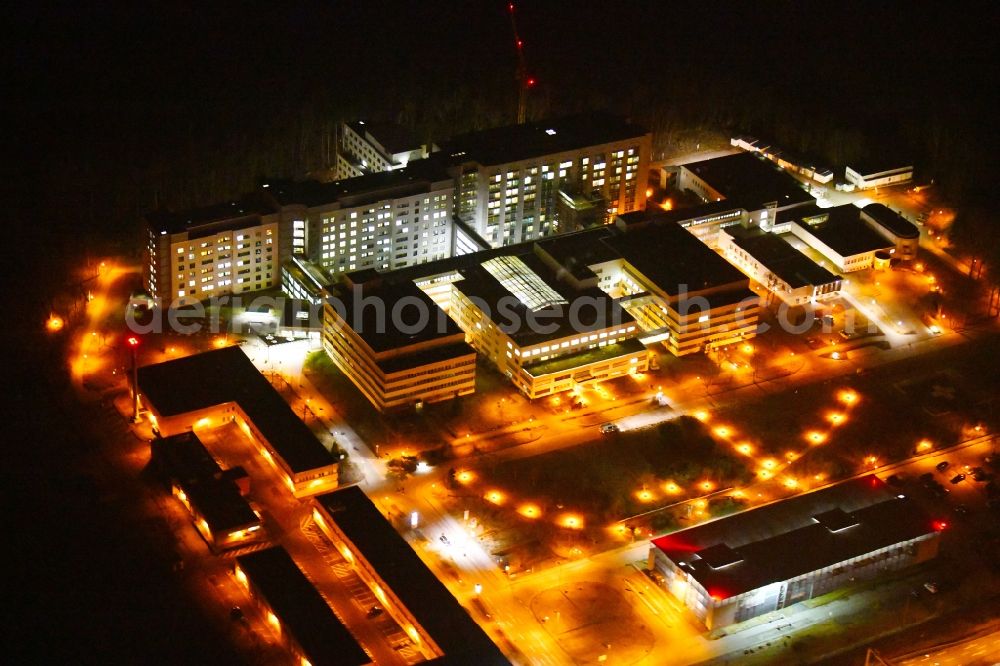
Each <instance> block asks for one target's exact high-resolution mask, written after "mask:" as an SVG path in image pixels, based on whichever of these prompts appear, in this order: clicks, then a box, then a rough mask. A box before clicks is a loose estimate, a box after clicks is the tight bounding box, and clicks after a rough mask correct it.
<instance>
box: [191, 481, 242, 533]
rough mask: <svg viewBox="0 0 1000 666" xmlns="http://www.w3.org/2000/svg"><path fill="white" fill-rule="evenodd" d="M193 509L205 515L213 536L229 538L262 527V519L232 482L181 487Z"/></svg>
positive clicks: (193, 484) (195, 483) (193, 483)
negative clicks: (239, 530) (241, 530)
mask: <svg viewBox="0 0 1000 666" xmlns="http://www.w3.org/2000/svg"><path fill="white" fill-rule="evenodd" d="M181 489H182V490H183V491H184V493H185V494H186V495H187V498H188V500H189V501H190V502H191V505H192V506H193V507H194V508H195V509H197V511H198V513H200V514H201V515H202V517H203V518H204V519H205V522H206V523H208V528H209V529H210V530H211V532H212V534H226V533H229V532H231V531H233V530H235V529H237V528H241V527H246V526H247V525H252V524H259V523H260V516H258V515H257V514H256V513H254V510H253V509H252V508H251V507H250V503H249V502H247V500H246V498H245V497H243V495H242V494H241V493H240V489H239V486H237V485H236V483H235V482H233V481H232V480H230V479H201V480H198V481H194V482H189V483H182V484H181Z"/></svg>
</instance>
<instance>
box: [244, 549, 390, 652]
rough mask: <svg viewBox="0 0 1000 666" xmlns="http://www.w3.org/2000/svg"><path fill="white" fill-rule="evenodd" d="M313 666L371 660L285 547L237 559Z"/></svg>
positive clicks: (283, 627) (284, 628)
mask: <svg viewBox="0 0 1000 666" xmlns="http://www.w3.org/2000/svg"><path fill="white" fill-rule="evenodd" d="M236 561H237V563H239V566H240V569H242V570H243V572H244V573H245V574H246V576H247V578H248V579H249V580H250V582H251V583H252V584H253V586H254V587H255V588H257V589H258V590H259V591H260V593H261V594H262V595H263V596H264V599H266V600H267V603H268V605H270V607H271V608H272V609H273V610H274V613H275V615H277V616H278V619H279V620H280V621H281V624H282V629H283V630H286V631H288V632H289V633H290V634H291V635H292V636H293V637H294V639H295V642H296V643H298V644H299V646H300V647H301V648H302V650H303V652H305V657H306V658H307V659H308V660H309V661H310V663H312V664H313V666H360V665H361V664H370V663H372V660H371V657H369V656H368V655H367V653H365V651H364V650H363V649H362V647H361V646H360V645H359V644H358V642H357V641H356V640H355V639H354V637H353V636H352V635H351V633H350V632H349V631H348V630H347V628H346V627H345V626H344V625H343V624H341V622H340V620H339V619H337V616H336V615H335V614H334V612H333V610H332V609H331V608H330V607H329V606H328V605H327V603H326V601H324V600H323V597H322V596H320V593H319V592H318V591H317V590H316V588H315V587H314V586H313V584H312V583H310V582H309V579H307V578H306V577H305V575H304V574H303V573H302V571H301V570H300V569H299V567H298V566H297V565H296V564H295V561H294V560H292V558H291V557H290V556H289V555H288V552H287V551H286V550H285V549H284V548H281V547H277V548H268V549H267V550H259V551H257V552H255V553H250V554H249V555H240V556H239V557H237V558H236Z"/></svg>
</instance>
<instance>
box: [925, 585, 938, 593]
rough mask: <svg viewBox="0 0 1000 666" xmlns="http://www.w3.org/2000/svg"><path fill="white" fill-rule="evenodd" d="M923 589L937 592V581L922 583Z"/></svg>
mask: <svg viewBox="0 0 1000 666" xmlns="http://www.w3.org/2000/svg"><path fill="white" fill-rule="evenodd" d="M924 589H925V590H927V591H928V592H930V593H931V594H937V593H938V586H937V583H924Z"/></svg>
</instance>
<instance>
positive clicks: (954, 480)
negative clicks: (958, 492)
mask: <svg viewBox="0 0 1000 666" xmlns="http://www.w3.org/2000/svg"><path fill="white" fill-rule="evenodd" d="M962 481H965V474H956V475H955V476H953V477H951V483H953V484H954V483H961V482H962Z"/></svg>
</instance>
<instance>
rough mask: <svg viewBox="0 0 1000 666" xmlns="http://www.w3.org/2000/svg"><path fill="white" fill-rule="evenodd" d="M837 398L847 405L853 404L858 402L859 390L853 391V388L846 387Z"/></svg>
mask: <svg viewBox="0 0 1000 666" xmlns="http://www.w3.org/2000/svg"><path fill="white" fill-rule="evenodd" d="M837 400H839V401H841V402H842V403H844V404H845V405H848V406H853V405H855V404H857V402H858V393H857V391H852V390H851V389H844V390H843V391H840V392H839V393H838V394H837Z"/></svg>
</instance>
